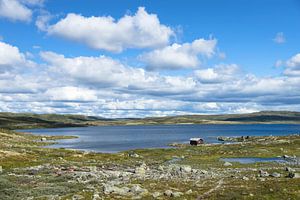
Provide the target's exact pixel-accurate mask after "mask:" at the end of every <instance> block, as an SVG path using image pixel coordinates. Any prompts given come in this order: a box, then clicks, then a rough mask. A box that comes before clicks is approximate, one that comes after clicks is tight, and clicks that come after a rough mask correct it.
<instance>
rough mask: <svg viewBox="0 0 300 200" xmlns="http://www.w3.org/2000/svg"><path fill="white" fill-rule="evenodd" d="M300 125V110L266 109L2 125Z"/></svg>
mask: <svg viewBox="0 0 300 200" xmlns="http://www.w3.org/2000/svg"><path fill="white" fill-rule="evenodd" d="M253 123H272V124H288V123H290V124H300V112H291V111H262V112H255V113H249V114H224V115H180V116H168V117H149V118H139V119H133V118H124V119H106V118H101V117H95V116H84V115H59V114H32V113H0V128H9V129H22V128H43V127H49V128H50V127H72V126H97V125H98V126H101V125H143V124H148V125H151V124H253Z"/></svg>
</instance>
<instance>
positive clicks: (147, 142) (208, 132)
mask: <svg viewBox="0 0 300 200" xmlns="http://www.w3.org/2000/svg"><path fill="white" fill-rule="evenodd" d="M19 131H21V132H31V133H33V134H39V135H74V136H78V137H79V138H78V139H69V140H60V141H59V144H57V145H52V147H55V148H56V147H58V148H60V147H64V148H71V149H80V150H88V151H98V152H118V151H123V150H129V149H139V148H160V147H164V148H165V147H168V146H167V145H168V144H170V143H173V142H177V143H187V142H188V141H189V139H190V138H191V137H201V138H203V139H204V141H205V142H206V143H216V142H218V141H217V140H216V137H217V136H247V135H249V136H266V135H288V134H294V133H300V125H286V124H285V125H280V124H276V125H273V124H272V125H271V124H255V125H252V124H251V125H159V126H154V125H151V126H96V127H75V128H48V129H32V130H19Z"/></svg>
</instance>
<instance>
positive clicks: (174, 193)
mask: <svg viewBox="0 0 300 200" xmlns="http://www.w3.org/2000/svg"><path fill="white" fill-rule="evenodd" d="M182 195H183V193H182V192H173V193H172V197H175V198H176V197H180V196H182Z"/></svg>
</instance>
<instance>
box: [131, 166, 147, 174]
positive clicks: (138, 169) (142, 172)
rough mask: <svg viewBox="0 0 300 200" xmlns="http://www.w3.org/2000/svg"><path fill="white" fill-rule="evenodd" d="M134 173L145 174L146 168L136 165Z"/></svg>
mask: <svg viewBox="0 0 300 200" xmlns="http://www.w3.org/2000/svg"><path fill="white" fill-rule="evenodd" d="M134 173H136V174H138V175H145V174H146V170H145V168H144V167H137V168H135V170H134Z"/></svg>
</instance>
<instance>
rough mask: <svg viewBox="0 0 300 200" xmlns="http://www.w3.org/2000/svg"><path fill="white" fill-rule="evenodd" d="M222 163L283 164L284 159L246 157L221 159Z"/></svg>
mask: <svg viewBox="0 0 300 200" xmlns="http://www.w3.org/2000/svg"><path fill="white" fill-rule="evenodd" d="M221 160H222V161H224V162H238V163H241V164H251V163H257V162H279V163H284V162H286V160H285V159H283V158H281V157H279V158H276V157H275V158H256V157H246V158H222V159H221Z"/></svg>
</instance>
